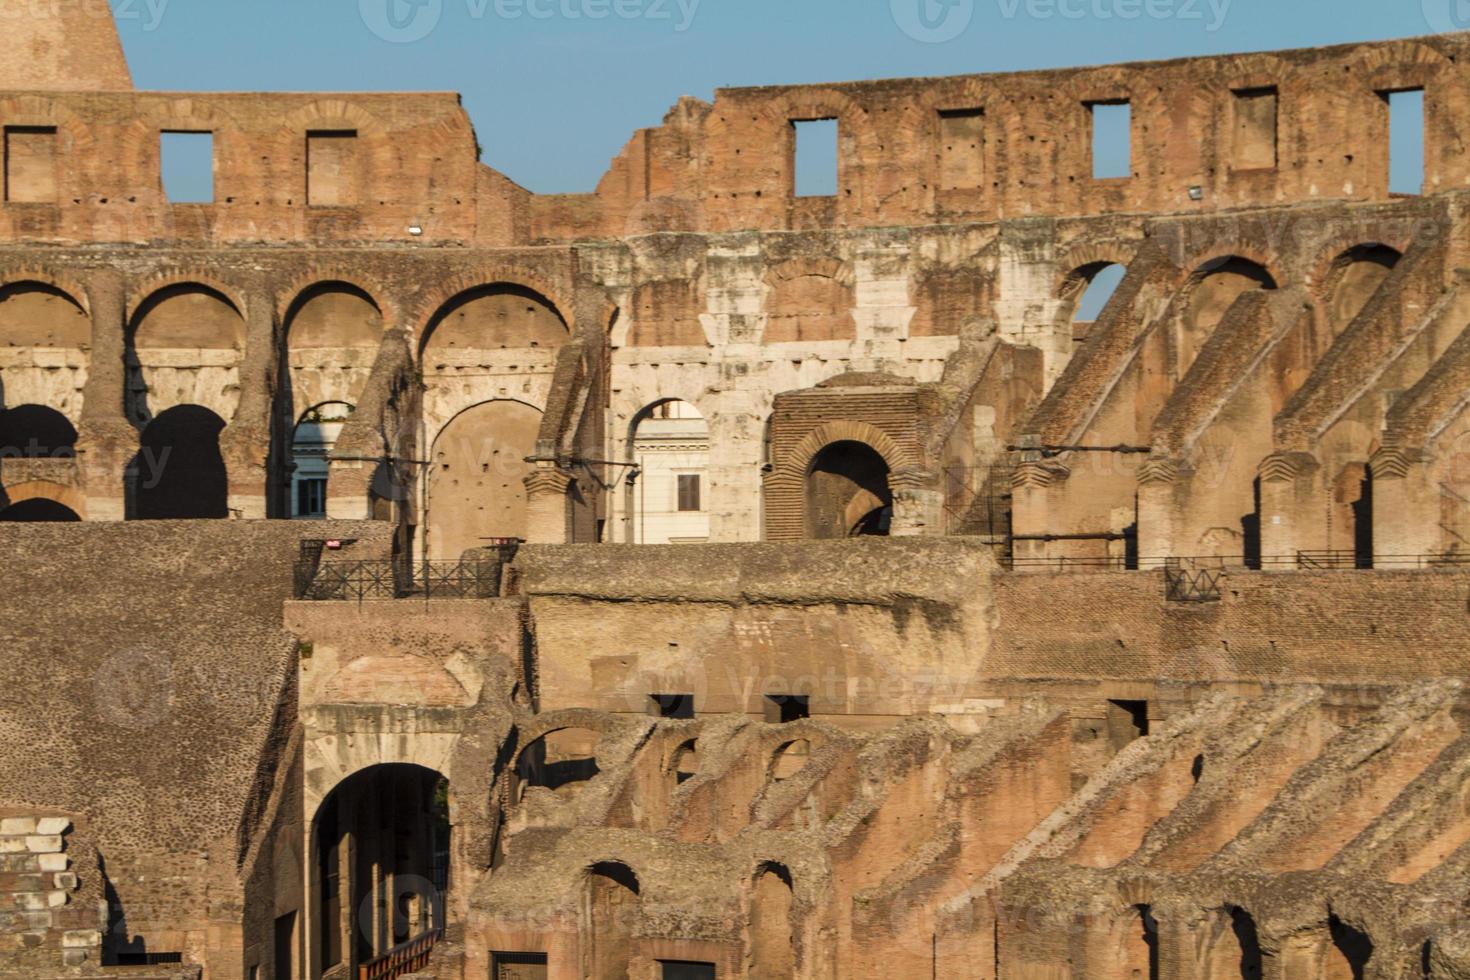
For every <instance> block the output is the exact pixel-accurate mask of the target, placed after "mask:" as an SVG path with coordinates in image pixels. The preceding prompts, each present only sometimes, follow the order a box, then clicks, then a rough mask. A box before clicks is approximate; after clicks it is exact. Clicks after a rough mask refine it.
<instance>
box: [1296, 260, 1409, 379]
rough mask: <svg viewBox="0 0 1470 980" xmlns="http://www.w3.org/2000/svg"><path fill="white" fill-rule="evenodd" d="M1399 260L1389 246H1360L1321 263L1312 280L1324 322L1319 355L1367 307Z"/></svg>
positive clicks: (1318, 348)
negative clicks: (1319, 269) (1318, 271)
mask: <svg viewBox="0 0 1470 980" xmlns="http://www.w3.org/2000/svg"><path fill="white" fill-rule="evenodd" d="M1402 258H1403V253H1402V252H1401V251H1400V250H1399V249H1396V248H1394V247H1393V246H1391V245H1384V244H1380V243H1378V242H1361V243H1357V244H1354V245H1351V246H1349V247H1347V248H1344V249H1343V250H1342V251H1341V252H1339V253H1337V254H1336V255H1334V256H1333V257H1332V258H1331V259H1330V260H1328V261H1326V262H1325V263H1323V265H1322V267H1321V271H1320V273H1318V274H1314V276H1313V287H1314V289H1313V293H1314V295H1315V298H1316V300H1317V307H1318V308H1319V310H1320V315H1321V318H1322V319H1323V320H1324V321H1325V322H1324V323H1323V324H1322V325H1321V326H1322V330H1321V331H1320V334H1321V335H1320V336H1319V337H1318V338H1317V353H1318V354H1319V355H1320V354H1323V353H1326V351H1327V348H1328V346H1329V345H1330V344H1331V343H1332V341H1333V340H1334V339H1335V338H1336V337H1338V336H1339V335H1341V334H1342V332H1343V331H1345V330H1346V329H1347V328H1348V325H1349V324H1350V323H1352V321H1353V319H1354V318H1355V317H1357V315H1358V314H1359V313H1361V312H1362V311H1363V310H1364V309H1365V308H1366V307H1367V305H1368V303H1369V301H1370V300H1372V298H1373V295H1374V294H1375V293H1376V292H1377V291H1378V288H1379V287H1380V286H1382V285H1383V283H1384V281H1385V280H1386V279H1387V278H1388V276H1389V274H1390V273H1391V272H1392V271H1393V269H1394V267H1395V266H1396V265H1397V264H1398V262H1399V260H1400V259H1402Z"/></svg>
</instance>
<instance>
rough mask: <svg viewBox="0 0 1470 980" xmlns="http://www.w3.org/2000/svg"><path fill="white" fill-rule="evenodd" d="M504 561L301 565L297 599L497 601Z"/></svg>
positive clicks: (320, 563)
mask: <svg viewBox="0 0 1470 980" xmlns="http://www.w3.org/2000/svg"><path fill="white" fill-rule="evenodd" d="M504 571H505V561H504V560H501V559H492V558H473V559H468V558H467V559H462V560H460V561H457V562H428V561H426V562H407V561H401V560H396V559H382V560H378V561H324V562H317V563H314V564H313V563H310V562H307V561H302V562H298V563H297V568H296V583H297V590H296V598H297V599H301V600H306V601H314V602H330V601H339V602H351V601H356V602H363V601H366V600H371V599H412V598H421V599H493V598H496V597H497V596H499V595H500V582H501V578H502V577H503V575H504Z"/></svg>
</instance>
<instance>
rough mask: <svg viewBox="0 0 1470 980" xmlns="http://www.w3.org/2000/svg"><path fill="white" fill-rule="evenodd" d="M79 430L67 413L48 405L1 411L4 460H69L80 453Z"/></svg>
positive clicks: (0, 438)
mask: <svg viewBox="0 0 1470 980" xmlns="http://www.w3.org/2000/svg"><path fill="white" fill-rule="evenodd" d="M76 442H77V430H76V428H75V427H74V426H73V425H72V424H71V422H70V420H68V419H67V417H66V416H65V415H62V414H61V413H60V412H58V411H56V409H54V408H47V407H46V406H44V405H17V406H16V407H14V408H9V409H6V410H4V411H3V412H0V460H4V459H66V458H70V457H72V456H75V455H76Z"/></svg>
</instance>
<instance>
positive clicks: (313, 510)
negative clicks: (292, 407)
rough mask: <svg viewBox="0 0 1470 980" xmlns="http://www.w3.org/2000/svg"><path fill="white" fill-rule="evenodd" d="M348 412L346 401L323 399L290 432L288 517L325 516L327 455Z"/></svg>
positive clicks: (349, 408) (327, 473)
mask: <svg viewBox="0 0 1470 980" xmlns="http://www.w3.org/2000/svg"><path fill="white" fill-rule="evenodd" d="M351 414H352V406H351V405H348V404H347V403H346V402H327V403H326V404H323V405H318V406H316V407H315V408H311V409H308V410H307V411H306V413H305V414H304V415H302V416H301V418H300V419H299V420H297V422H296V425H295V427H294V428H293V429H292V432H291V516H292V517H294V518H298V519H315V520H319V519H322V518H324V517H326V516H327V480H328V477H329V476H330V471H331V465H330V457H331V454H332V447H333V446H335V445H336V444H337V437H338V436H339V435H341V434H342V426H343V425H344V424H345V423H346V422H347V418H348V416H350V415H351Z"/></svg>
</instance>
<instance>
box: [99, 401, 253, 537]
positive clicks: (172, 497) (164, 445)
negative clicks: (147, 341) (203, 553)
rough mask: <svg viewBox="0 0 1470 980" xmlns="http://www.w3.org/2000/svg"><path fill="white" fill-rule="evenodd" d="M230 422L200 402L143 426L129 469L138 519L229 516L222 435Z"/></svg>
mask: <svg viewBox="0 0 1470 980" xmlns="http://www.w3.org/2000/svg"><path fill="white" fill-rule="evenodd" d="M224 428H225V423H224V420H222V419H221V418H220V417H219V416H218V415H216V414H214V413H213V412H211V411H210V410H209V409H207V408H200V407H199V406H198V405H180V406H178V407H176V408H171V409H169V410H168V411H166V412H164V413H163V414H162V415H160V416H158V417H157V418H156V419H154V420H153V421H152V422H150V423H148V427H147V428H145V429H144V430H143V437H142V440H141V445H140V447H139V449H138V455H137V456H135V457H133V461H132V463H130V464H129V466H128V468H127V472H126V476H125V479H126V482H127V491H128V493H127V496H128V499H129V500H130V502H131V504H132V506H131V507H130V508H129V509H128V514H129V517H130V518H131V519H133V520H140V521H150V520H195V519H205V518H221V517H227V516H229V479H228V476H227V474H226V471H225V460H224V456H223V455H222V454H221V453H220V446H219V437H220V433H221V432H223V431H224Z"/></svg>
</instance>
